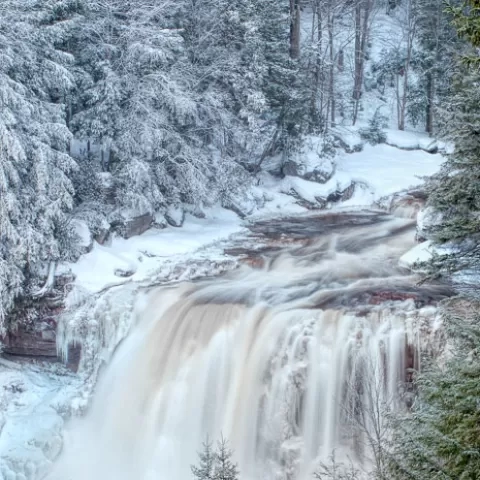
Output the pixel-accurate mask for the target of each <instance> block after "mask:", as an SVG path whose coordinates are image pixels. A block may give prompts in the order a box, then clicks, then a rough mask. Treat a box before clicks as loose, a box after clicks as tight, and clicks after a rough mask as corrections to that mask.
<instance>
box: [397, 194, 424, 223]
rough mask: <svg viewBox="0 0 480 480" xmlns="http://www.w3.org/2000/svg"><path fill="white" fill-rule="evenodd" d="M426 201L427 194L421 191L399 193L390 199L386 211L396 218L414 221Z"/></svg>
mask: <svg viewBox="0 0 480 480" xmlns="http://www.w3.org/2000/svg"><path fill="white" fill-rule="evenodd" d="M426 200H427V194H426V193H425V192H423V191H421V190H412V191H408V192H401V193H398V194H395V195H394V196H393V197H392V199H391V201H390V205H389V207H388V210H389V213H392V214H393V215H394V216H396V217H401V218H411V219H414V218H416V217H417V215H418V212H419V211H420V210H421V209H422V208H423V207H424V206H425V202H426Z"/></svg>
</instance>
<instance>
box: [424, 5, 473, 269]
mask: <svg viewBox="0 0 480 480" xmlns="http://www.w3.org/2000/svg"><path fill="white" fill-rule="evenodd" d="M455 12H456V14H457V20H456V22H457V25H458V26H460V25H461V24H462V22H464V23H465V24H467V25H470V23H472V22H473V23H475V22H476V19H475V18H473V19H472V18H471V17H470V15H469V14H467V15H465V17H464V18H463V20H462V19H461V18H460V17H458V11H455ZM459 31H460V32H461V31H462V30H461V28H459ZM473 46H474V47H478V46H480V43H476V44H473ZM469 58H470V59H471V58H473V57H471V56H470V57H469ZM479 101H480V74H479V72H478V68H477V67H476V65H475V62H473V63H472V62H470V61H469V62H467V64H465V63H464V64H462V65H460V66H459V67H458V69H457V72H456V76H455V80H454V83H453V87H452V94H451V95H450V97H449V98H448V99H447V101H446V102H445V104H444V106H443V107H442V110H441V112H440V113H441V122H442V125H441V132H442V133H443V134H444V135H445V137H446V138H447V139H449V140H451V141H452V143H454V145H455V149H454V152H453V153H452V154H450V155H448V157H447V162H446V163H445V165H444V167H443V169H442V171H441V172H440V174H439V175H438V176H437V177H436V178H434V179H433V181H432V182H431V185H430V190H431V192H430V198H429V204H430V205H431V206H433V207H434V208H435V209H437V210H438V211H439V212H441V214H442V221H441V222H440V223H439V224H438V225H434V226H432V227H431V232H430V234H431V236H432V237H433V239H434V240H435V241H436V242H438V243H446V242H450V246H451V251H452V253H450V254H447V255H442V256H437V257H435V258H434V262H433V269H434V270H437V271H438V270H440V271H444V272H447V273H451V272H452V271H455V270H464V269H468V270H475V269H478V267H479V266H480V249H479V247H478V235H479V232H480V181H479V180H480V140H479V134H478V132H479V131H480V108H479Z"/></svg>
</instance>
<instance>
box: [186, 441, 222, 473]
mask: <svg viewBox="0 0 480 480" xmlns="http://www.w3.org/2000/svg"><path fill="white" fill-rule="evenodd" d="M198 461H199V464H198V466H195V465H192V466H191V467H190V468H191V470H192V473H193V476H194V477H195V478H196V479H197V480H213V478H214V468H215V462H216V454H215V452H214V451H213V450H212V443H211V442H210V441H209V440H208V437H207V439H206V440H205V442H203V450H202V451H201V452H199V453H198Z"/></svg>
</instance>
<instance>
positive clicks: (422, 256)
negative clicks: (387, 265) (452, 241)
mask: <svg viewBox="0 0 480 480" xmlns="http://www.w3.org/2000/svg"><path fill="white" fill-rule="evenodd" d="M435 251H436V248H435V247H434V246H433V245H432V243H431V242H430V241H427V242H423V243H419V244H418V245H415V247H413V248H412V249H411V250H409V251H408V252H407V253H405V254H404V255H403V256H402V257H400V260H399V261H398V263H399V265H400V266H401V267H404V268H413V267H414V265H415V263H418V262H427V261H428V260H430V259H431V258H432V255H433V254H434V253H435Z"/></svg>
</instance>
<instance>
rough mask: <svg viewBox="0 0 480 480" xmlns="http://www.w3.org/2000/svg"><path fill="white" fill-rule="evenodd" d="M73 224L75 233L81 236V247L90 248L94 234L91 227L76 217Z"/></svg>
mask: <svg viewBox="0 0 480 480" xmlns="http://www.w3.org/2000/svg"><path fill="white" fill-rule="evenodd" d="M72 225H73V228H74V230H75V233H76V234H77V236H78V238H79V242H78V243H79V245H80V246H81V247H87V248H89V247H90V246H91V244H92V234H91V232H90V229H89V228H88V225H87V223H86V222H84V221H83V220H79V219H74V220H72Z"/></svg>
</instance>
